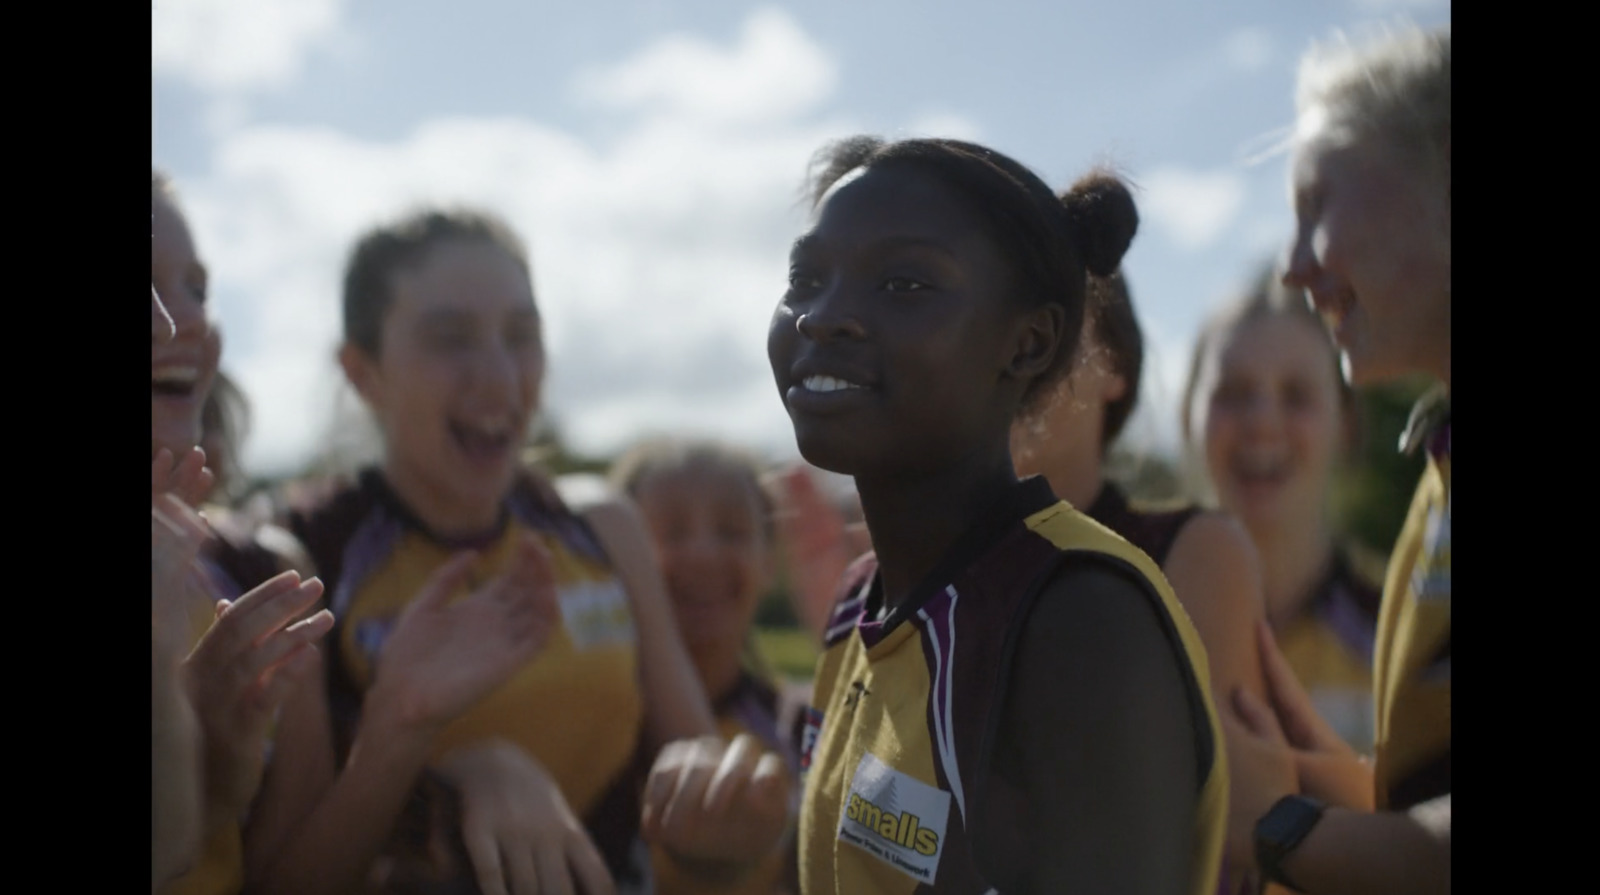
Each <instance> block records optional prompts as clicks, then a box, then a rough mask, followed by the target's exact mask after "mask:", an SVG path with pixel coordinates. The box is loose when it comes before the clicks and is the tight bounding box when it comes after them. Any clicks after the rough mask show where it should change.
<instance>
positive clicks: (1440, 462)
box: [1224, 27, 1451, 893]
mask: <svg viewBox="0 0 1600 895" xmlns="http://www.w3.org/2000/svg"><path fill="white" fill-rule="evenodd" d="M1295 105H1296V111H1297V114H1298V120H1297V122H1296V126H1295V129H1294V135H1293V138H1292V141H1291V144H1290V151H1291V157H1290V163H1289V172H1290V187H1291V195H1292V197H1293V204H1294V211H1295V235H1294V241H1293V243H1292V244H1291V247H1290V251H1289V258H1288V267H1287V271H1286V272H1285V275H1284V284H1285V285H1287V286H1290V287H1293V288H1297V289H1304V290H1305V291H1306V292H1307V293H1308V294H1309V295H1310V297H1311V301H1312V304H1313V305H1314V306H1315V308H1316V310H1317V311H1318V313H1320V314H1321V315H1322V317H1323V319H1324V321H1325V322H1326V323H1327V325H1328V328H1329V329H1330V330H1331V331H1332V332H1333V337H1334V341H1336V342H1337V343H1338V344H1339V348H1340V351H1341V352H1342V354H1343V362H1344V367H1345V369H1346V370H1347V371H1348V373H1349V377H1350V380H1351V382H1352V383H1354V384H1355V385H1358V386H1359V385H1366V384H1370V383H1377V382H1382V381H1385V380H1389V379H1393V378H1396V377H1399V376H1408V375H1422V376H1427V377H1429V378H1431V379H1434V380H1435V381H1436V382H1437V388H1436V391H1434V392H1433V393H1432V394H1430V395H1429V396H1427V397H1425V398H1424V399H1423V400H1422V401H1421V402H1420V403H1419V404H1418V406H1417V408H1416V410H1415V411H1414V412H1413V414H1412V422H1411V426H1410V427H1409V429H1408V431H1407V433H1406V436H1405V437H1404V439H1403V444H1402V447H1403V449H1405V450H1410V451H1416V450H1424V451H1426V452H1427V458H1428V463H1427V467H1426V468H1425V469H1424V471H1423V474H1422V480H1421V481H1420V482H1419V483H1418V485H1417V492H1416V497H1415V498H1414V500H1413V502H1412V505H1411V514H1410V516H1409V517H1408V518H1407V519H1406V524H1405V527H1404V528H1403V529H1402V530H1401V532H1400V537H1399V540H1398V541H1397V542H1396V544H1395V549H1394V552H1393V553H1392V554H1391V556H1390V559H1389V571H1388V577H1387V579H1386V581H1385V583H1384V593H1383V602H1382V606H1381V608H1380V609H1379V612H1378V630H1377V639H1376V642H1375V645H1374V649H1373V707H1374V714H1375V725H1374V730H1375V733H1376V743H1375V749H1374V753H1375V754H1374V761H1373V763H1372V764H1371V765H1370V766H1369V765H1367V764H1365V763H1363V762H1361V761H1358V760H1356V759H1355V757H1354V755H1353V752H1352V750H1351V749H1350V748H1349V746H1348V745H1346V744H1345V743H1344V742H1343V741H1342V740H1340V738H1339V737H1338V735H1337V734H1335V733H1334V732H1333V730H1332V728H1331V727H1330V726H1329V724H1328V723H1327V722H1326V721H1325V720H1323V719H1322V718H1321V717H1320V716H1319V715H1318V713H1317V711H1316V709H1315V706H1314V705H1313V704H1312V702H1311V700H1310V698H1309V697H1308V696H1307V695H1306V693H1305V691H1304V690H1303V689H1302V688H1301V687H1300V685H1299V683H1298V682H1297V681H1296V680H1295V678H1294V675H1293V674H1292V673H1291V672H1290V671H1289V669H1288V664H1287V662H1286V661H1285V659H1284V657H1283V655H1282V654H1281V653H1280V652H1279V651H1278V648H1277V646H1276V644H1275V643H1274V642H1273V638H1272V636H1271V634H1270V632H1268V631H1266V630H1263V631H1262V632H1261V645H1262V664H1263V668H1264V669H1265V671H1266V672H1267V679H1268V684H1269V687H1270V689H1271V692H1272V703H1271V707H1270V708H1269V707H1268V706H1267V705H1265V704H1263V703H1261V702H1259V701H1257V700H1254V699H1250V698H1247V697H1246V698H1240V699H1238V700H1235V704H1234V705H1233V706H1230V711H1229V712H1227V713H1226V714H1225V718H1224V720H1225V723H1227V724H1228V725H1229V727H1230V728H1231V730H1232V731H1233V732H1232V733H1230V738H1229V742H1230V745H1235V746H1236V747H1237V748H1238V750H1239V751H1240V755H1239V761H1238V765H1237V766H1238V767H1239V769H1240V773H1241V775H1248V776H1249V777H1250V778H1251V787H1250V792H1252V793H1258V794H1260V798H1259V799H1258V800H1257V801H1256V803H1255V804H1254V805H1251V806H1248V807H1249V810H1243V811H1238V812H1236V813H1235V816H1234V817H1233V818H1232V819H1231V820H1230V835H1229V840H1230V847H1231V848H1230V851H1231V853H1232V854H1234V855H1236V856H1238V857H1239V859H1240V860H1252V861H1254V862H1256V863H1258V864H1259V867H1260V872H1261V875H1262V876H1263V877H1264V878H1265V879H1267V880H1269V881H1273V882H1278V883H1282V884H1284V885H1287V886H1290V887H1291V888H1294V889H1297V890H1299V891H1303V892H1312V893H1320V892H1372V893H1388V892H1395V893H1400V892H1407V893H1410V892H1448V891H1450V764H1451V761H1450V759H1451V750H1450V468H1451V466H1450V404H1449V401H1450V192H1451V188H1450V139H1451V138H1450V31H1449V28H1448V27H1446V28H1444V29H1441V30H1434V31H1424V30H1421V29H1417V28H1406V29H1403V30H1399V31H1395V32H1392V33H1390V34H1388V35H1385V36H1383V37H1382V38H1380V39H1379V40H1377V41H1375V42H1374V43H1371V44H1369V45H1366V46H1358V45H1354V44H1351V43H1349V42H1345V41H1340V42H1335V43H1333V44H1330V45H1327V46H1323V47H1317V48H1315V49H1313V51H1312V52H1310V53H1308V54H1307V55H1306V57H1305V58H1304V59H1303V60H1302V63H1301V67H1300V82H1299V89H1298V92H1297V96H1296V103H1295Z"/></svg>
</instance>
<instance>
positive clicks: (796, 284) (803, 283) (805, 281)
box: [789, 265, 822, 292]
mask: <svg viewBox="0 0 1600 895" xmlns="http://www.w3.org/2000/svg"><path fill="white" fill-rule="evenodd" d="M821 288H822V278H821V277H819V276H817V274H816V273H815V272H814V271H812V270H810V269H808V268H804V267H800V266H798V265H796V266H793V267H790V268H789V291H790V292H815V291H817V290H818V289H821Z"/></svg>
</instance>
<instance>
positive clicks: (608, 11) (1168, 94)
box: [151, 0, 1450, 476]
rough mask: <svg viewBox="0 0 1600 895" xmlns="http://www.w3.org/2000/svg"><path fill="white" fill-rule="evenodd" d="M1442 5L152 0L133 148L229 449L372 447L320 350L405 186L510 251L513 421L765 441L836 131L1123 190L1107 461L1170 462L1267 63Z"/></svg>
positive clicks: (1219, 285) (1269, 209) (775, 454)
mask: <svg viewBox="0 0 1600 895" xmlns="http://www.w3.org/2000/svg"><path fill="white" fill-rule="evenodd" d="M1400 21H1410V22H1415V23H1417V24H1420V25H1424V26H1431V25H1439V24H1446V23H1448V22H1449V21H1450V4H1449V2H1448V0H1314V2H1313V0H1305V2H1296V3H1283V2H1281V0H1218V2H1208V3H1189V2H1179V0H1124V2H1113V3H1108V2H1083V0H1051V2H1043V0H1040V2H1016V0H989V2H984V3H977V2H970V0H969V2H965V3H952V2H947V0H920V2H917V0H810V2H807V3H805V4H796V5H781V4H771V3H737V2H714V0H590V2H585V3H545V2H527V0H457V2H452V3H448V4H446V3H442V2H424V0H382V2H380V0H274V2H272V3H270V4H269V3H265V2H256V3H242V2H238V0H154V2H153V13H152V26H153V27H152V53H151V59H152V159H153V162H154V164H155V165H156V166H158V167H160V168H162V169H163V170H165V171H166V172H167V173H169V174H170V175H171V176H172V177H173V179H174V180H175V181H176V184H177V187H178V191H179V195H180V201H181V203H182V205H183V207H184V209H185V211H186V213H187V215H188V217H189V220H190V225H191V227H192V228H193V230H194V234H195V238H196V241H197V243H198V245H199V249H200V253H201V256H202V257H203V258H204V260H205V261H206V263H207V266H208V267H209V268H210V272H211V284H212V285H211V295H212V302H213V315H214V317H215V318H216V319H217V321H218V322H219V324H220V326H221V328H222V331H223V335H224V344H225V348H224V353H223V359H222V367H223V369H224V370H225V371H227V372H228V373H229V374H230V375H232V376H233V377H234V378H235V379H237V380H238V381H239V382H240V384H241V385H242V387H243V388H244V390H245V392H246V393H247V394H248V395H249V396H250V399H251V401H252V405H253V424H252V427H251V433H250V438H249V441H248V443H247V444H246V449H245V455H244V464H245V467H246V469H247V471H249V472H251V473H253V474H255V475H264V476H272V475H282V474H287V473H292V472H293V471H295V470H298V469H300V468H302V467H303V466H304V465H305V464H307V463H308V462H310V461H312V460H313V458H315V457H316V456H318V454H319V452H320V451H322V450H324V449H325V448H326V447H327V446H329V445H333V446H335V447H339V448H340V449H341V450H343V451H344V452H345V454H346V455H351V454H359V453H360V452H361V451H362V450H364V449H370V447H371V444H372V442H371V438H370V430H369V429H367V428H364V427H363V425H362V413H361V411H360V409H359V407H358V406H357V402H356V399H355V398H354V397H353V396H352V394H351V392H350V391H349V389H348V387H347V386H346V385H345V384H344V382H343V377H342V375H341V374H340V372H339V370H338V367H337V365H336V363H335V361H334V355H335V351H336V349H337V344H338V341H339V329H340V323H339V319H340V314H339V286H340V278H341V274H342V268H343V262H344V259H345V256H346V253H347V252H348V251H349V248H350V246H351V244H352V243H353V241H354V240H355V239H356V238H357V236H359V234H360V233H362V232H363V231H364V230H366V229H367V228H368V227H370V226H372V225H374V224H376V223H378V222H380V221H383V220H386V219H389V218H392V217H394V216H396V215H398V214H400V213H403V212H405V211H407V210H410V209H414V208H416V207H418V206H420V205H422V204H425V203H450V204H470V205H477V206H481V207H485V208H488V209H491V210H493V211H495V212H497V213H499V214H500V215H502V216H503V217H504V218H505V219H506V220H508V221H509V222H510V223H511V224H512V226H513V227H514V228H515V229H516V230H517V231H518V232H519V233H520V234H521V235H522V237H523V238H524V239H526V240H527V242H528V245H529V250H530V252H531V257H532V264H533V276H534V288H535V293H536V295H537V297H538V301H539V303H540V310H541V312H542V314H543V315H544V319H545V325H546V329H545V335H546V348H547V351H548V355H549V359H550V372H549V376H548V378H547V380H546V385H545V392H544V409H543V412H544V414H545V416H546V418H547V419H548V421H549V422H550V423H552V424H553V425H554V426H555V427H556V428H557V429H558V430H559V432H560V433H561V436H562V438H563V439H564V440H565V441H566V442H567V444H568V445H569V446H570V447H571V448H573V449H575V450H577V451H579V452H582V453H585V454H589V455H592V456H606V455H611V454H613V453H614V452H616V451H618V450H620V449H622V448H624V447H625V446H626V445H628V444H629V443H631V442H632V441H634V440H635V439H637V438H639V437H641V436H643V435H646V434H659V433H680V434H694V435H709V436H716V437H721V438H726V439H730V440H733V441H736V442H739V443H742V444H745V445H747V446H750V447H752V448H755V449H757V450H759V451H760V452H762V453H763V454H765V455H766V456H768V457H769V458H771V459H773V460H779V461H781V460H786V459H790V458H793V457H795V456H796V451H795V447H794V439H793V432H792V430H791V428H790V425H789V421H788V418H787V416H786V414H785V413H784V410H783V406H782V402H781V400H780V398H779V396H778V394H777V390H776V387H775V386H774V384H773V380H772V374H771V370H770V367H769V365H768V363H767V359H766V330H767V324H768V321H769V319H770V317H771V315H772V311H773V309H774V307H775V306H776V304H777V301H778V299H779V297H780V296H781V295H782V293H783V291H784V288H785V285H786V277H787V257H788V249H789V244H790V243H791V242H792V241H793V239H794V237H796V236H797V235H799V234H800V233H801V232H802V231H803V230H804V229H805V227H806V214H805V209H804V207H803V206H802V205H801V203H800V202H799V195H800V187H801V183H802V180H803V176H804V173H805V170H806V164H807V162H808V160H809V159H810V158H811V156H812V154H813V153H814V152H815V151H816V150H817V149H818V148H819V147H821V146H822V145H824V144H825V143H826V142H828V141H830V140H833V139H837V138H840V137H845V136H849V135H852V134H857V133H871V134H878V135H881V136H885V137H890V138H899V137H908V136H948V137H960V138H964V139H969V140H975V141H977V142H981V143H984V144H986V145H988V146H991V147H993V148H995V149H998V150H1000V151H1002V152H1004V153H1006V154H1008V155H1010V156H1012V157H1013V158H1016V159H1017V160H1018V161H1020V162H1022V163H1023V164H1026V165H1028V166H1030V167H1031V168H1033V169H1034V170H1035V171H1036V172H1038V173H1039V174H1040V175H1041V176H1042V177H1043V178H1044V180H1045V181H1046V182H1047V183H1049V184H1050V185H1051V186H1053V187H1056V188H1058V189H1059V188H1063V187H1065V186H1067V185H1069V184H1070V183H1071V182H1072V181H1073V180H1074V179H1076V178H1077V177H1078V176H1079V175H1081V174H1082V173H1084V172H1085V171H1087V170H1088V169H1089V168H1090V167H1091V166H1094V165H1096V164H1100V163H1110V164H1113V165H1115V166H1116V167H1117V168H1118V170H1119V171H1121V172H1122V173H1123V174H1124V175H1125V176H1126V177H1127V178H1128V179H1129V180H1130V181H1131V182H1132V183H1133V185H1134V187H1135V197H1136V200H1137V201H1138V204H1139V210H1140V214H1141V226H1140V231H1139V234H1138V235H1137V237H1136V238H1135V239H1134V242H1133V247H1132V248H1131V249H1130V250H1129V252H1128V254H1127V256H1126V257H1125V259H1124V265H1123V266H1124V271H1125V273H1126V275H1127V278H1128V282H1129V284H1130V287H1131V289H1132V293H1133V297H1134V302H1135V305H1136V307H1137V309H1138V313H1139V318H1140V321H1141V324H1142V326H1143V328H1144V332H1145V337H1146V342H1147V360H1146V375H1145V381H1144V384H1143V387H1142V389H1141V392H1142V394H1141V404H1140V408H1139V411H1138V412H1137V413H1136V415H1135V417H1134V419H1133V421H1132V423H1131V424H1130V426H1129V430H1128V434H1127V435H1126V436H1125V439H1127V440H1128V441H1129V442H1131V445H1130V446H1131V447H1133V448H1135V449H1141V450H1149V451H1158V452H1163V453H1167V454H1169V455H1170V454H1171V453H1173V452H1174V451H1175V448H1176V443H1177V408H1176V395H1177V393H1178V392H1179V390H1180V389H1181V388H1182V384H1183V382H1182V380H1183V376H1184V374H1185V371H1186V368H1187V366H1188V363H1189V346H1190V343H1191V341H1192V339H1193V337H1194V335H1195V333H1196V332H1197V331H1198V329H1199V327H1200V325H1201V324H1202V323H1203V321H1204V320H1205V318H1206V316H1207V314H1208V313H1209V312H1210V311H1211V310H1212V309H1214V308H1215V307H1216V306H1217V305H1219V304H1220V303H1222V302H1224V301H1226V300H1227V299H1229V298H1230V297H1231V296H1233V295H1235V294H1237V290H1239V289H1240V288H1241V287H1242V285H1243V284H1244V283H1246V282H1247V281H1248V280H1249V279H1250V278H1251V277H1252V276H1253V275H1254V274H1255V273H1256V271H1258V270H1259V269H1260V268H1261V266H1262V265H1264V264H1266V263H1268V262H1269V261H1270V260H1272V259H1273V257H1274V255H1275V253H1277V252H1279V251H1281V248H1282V246H1283V245H1284V244H1285V242H1286V240H1287V238H1288V236H1289V234H1290V230H1291V227H1292V217H1291V215H1290V213H1289V209H1288V204H1287V200H1286V188H1285V173H1284V160H1283V158H1282V157H1281V156H1279V155H1271V154H1270V153H1267V157H1266V158H1261V156H1262V155H1263V154H1264V153H1263V150H1265V149H1267V148H1269V147H1271V146H1272V145H1274V144H1275V143H1276V141H1277V140H1278V138H1279V137H1280V136H1281V134H1282V132H1283V130H1284V129H1285V128H1286V127H1287V126H1288V125H1289V124H1290V123H1291V122H1292V119H1293V83H1294V71H1295V66H1296V62H1297V59H1298V57H1299V56H1300V54H1301V53H1302V52H1303V51H1304V50H1305V49H1306V48H1307V47H1309V46H1310V45H1311V44H1312V42H1313V41H1315V40H1322V39H1327V38H1329V37H1331V36H1333V35H1334V33H1335V31H1336V30H1343V31H1345V32H1347V33H1351V34H1355V35H1360V34H1361V33H1363V30H1364V29H1370V28H1372V27H1375V26H1381V25H1383V24H1385V23H1395V22H1400Z"/></svg>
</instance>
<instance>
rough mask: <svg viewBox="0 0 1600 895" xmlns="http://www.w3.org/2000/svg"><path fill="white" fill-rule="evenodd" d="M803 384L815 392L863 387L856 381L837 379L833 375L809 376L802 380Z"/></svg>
mask: <svg viewBox="0 0 1600 895" xmlns="http://www.w3.org/2000/svg"><path fill="white" fill-rule="evenodd" d="M801 384H803V385H804V386H805V387H806V389H807V390H808V391H813V392H837V391H842V390H843V389H847V388H861V386H859V385H856V384H855V383H854V382H846V381H844V380H843V379H835V378H833V377H832V376H807V377H806V378H805V379H804V380H802V382H801Z"/></svg>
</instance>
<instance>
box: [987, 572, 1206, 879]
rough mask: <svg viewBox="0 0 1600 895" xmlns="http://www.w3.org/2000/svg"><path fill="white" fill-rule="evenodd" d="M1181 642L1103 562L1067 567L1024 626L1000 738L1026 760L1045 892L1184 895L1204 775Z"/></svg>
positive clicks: (1025, 781)
mask: <svg viewBox="0 0 1600 895" xmlns="http://www.w3.org/2000/svg"><path fill="white" fill-rule="evenodd" d="M1175 636H1176V635H1171V636H1169V635H1168V634H1167V633H1166V632H1165V631H1164V630H1163V622H1162V620H1161V619H1160V618H1158V616H1157V615H1156V609H1155V607H1154V606H1153V605H1152V602H1151V598H1150V597H1149V596H1147V595H1145V594H1144V593H1141V592H1140V590H1139V588H1138V586H1137V585H1135V584H1134V583H1133V582H1132V581H1131V580H1129V579H1128V578H1126V577H1124V576H1123V575H1122V574H1119V573H1117V572H1114V571H1112V570H1110V569H1109V568H1107V567H1104V566H1101V565H1099V564H1090V563H1083V564H1077V565H1074V566H1072V567H1069V568H1068V569H1066V570H1064V571H1063V572H1062V573H1061V574H1060V575H1059V576H1058V577H1057V579H1056V581H1055V582H1054V583H1053V584H1052V585H1051V586H1050V587H1049V588H1048V589H1047V590H1046V591H1045V592H1044V593H1043V594H1042V595H1041V596H1040V598H1039V603H1038V604H1037V605H1036V606H1035V608H1034V610H1033V612H1032V614H1031V616H1030V617H1029V619H1028V622H1027V625H1026V627H1025V628H1024V629H1023V634H1022V638H1021V641H1020V643H1019V645H1018V651H1017V655H1016V664H1015V666H1014V668H1013V670H1012V674H1011V682H1012V683H1011V692H1010V694H1009V696H1008V698H1007V700H1006V704H1005V708H1004V709H1003V712H1004V714H1003V715H1002V720H1001V725H1002V727H1001V736H1002V738H1003V739H1004V740H1005V741H1008V742H1010V743H1012V744H1015V746H1016V749H1017V752H1018V753H1019V759H1018V763H1019V764H1020V768H1018V769H1017V771H1019V772H1020V773H1019V774H1018V773H1014V774H1012V775H1009V776H1012V777H1013V779H1017V780H1019V782H1021V784H1022V785H1023V787H1024V791H1025V792H1026V793H1027V797H1028V801H1029V803H1030V805H1031V806H1032V808H1033V810H1032V812H1031V816H1030V817H1029V819H1028V820H1029V822H1030V823H1032V824H1033V825H1034V830H1033V837H1034V838H1033V841H1034V843H1035V844H1036V851H1035V853H1034V855H1033V856H1032V860H1031V862H1030V863H1031V866H1030V868H1029V870H1028V876H1027V880H1026V888H1027V890H1029V891H1038V892H1109V891H1124V892H1147V893H1155V892H1162V893H1174V895H1176V893H1180V892H1184V891H1186V890H1187V888H1188V887H1189V885H1190V877H1191V872H1192V871H1191V862H1192V860H1193V842H1194V835H1195V805H1196V801H1197V800H1198V798H1199V789H1200V777H1199V774H1200V769H1199V760H1198V758H1197V756H1196V743H1197V739H1196V727H1195V725H1196V724H1197V723H1203V719H1197V718H1195V717H1194V714H1195V713H1194V711H1193V709H1192V708H1191V704H1190V697H1189V692H1190V691H1189V684H1188V683H1187V682H1186V679H1185V676H1184V673H1183V670H1182V668H1181V667H1180V665H1179V662H1180V653H1179V652H1178V650H1179V649H1180V647H1179V645H1178V644H1177V643H1176V642H1175V640H1174V638H1175Z"/></svg>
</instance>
